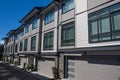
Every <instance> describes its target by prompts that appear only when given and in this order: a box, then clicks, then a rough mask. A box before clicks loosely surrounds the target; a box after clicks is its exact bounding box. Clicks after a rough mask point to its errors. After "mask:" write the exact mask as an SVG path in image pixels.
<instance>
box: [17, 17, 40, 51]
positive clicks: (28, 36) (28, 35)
mask: <svg viewBox="0 0 120 80" xmlns="http://www.w3.org/2000/svg"><path fill="white" fill-rule="evenodd" d="M37 23H38V24H37V28H36V29H33V30H32V24H31V23H30V24H29V32H27V33H25V32H24V35H23V36H22V37H20V38H19V39H18V40H16V43H18V52H19V53H23V52H25V53H28V52H38V45H39V44H38V37H39V28H40V27H39V25H40V19H38V21H37ZM32 36H36V51H31V37H32ZM25 39H28V46H27V51H24V40H25ZM20 41H23V51H19V45H20Z"/></svg>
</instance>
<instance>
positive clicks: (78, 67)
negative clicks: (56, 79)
mask: <svg viewBox="0 0 120 80" xmlns="http://www.w3.org/2000/svg"><path fill="white" fill-rule="evenodd" d="M79 58H80V57H79ZM114 63H115V64H114ZM119 63H120V62H119V59H118V58H86V59H84V60H80V59H79V60H77V59H70V58H68V77H70V78H71V80H78V79H79V80H118V77H120V65H119ZM71 68H72V69H71Z"/></svg>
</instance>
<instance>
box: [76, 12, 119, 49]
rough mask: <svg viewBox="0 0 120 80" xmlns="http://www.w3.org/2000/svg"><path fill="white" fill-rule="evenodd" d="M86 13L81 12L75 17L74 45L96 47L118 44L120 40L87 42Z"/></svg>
mask: <svg viewBox="0 0 120 80" xmlns="http://www.w3.org/2000/svg"><path fill="white" fill-rule="evenodd" d="M87 16H88V14H87V12H86V13H83V14H80V15H77V17H76V47H77V48H82V47H97V46H110V45H120V41H108V42H100V43H89V42H88V41H89V40H88V39H89V38H88V17H87Z"/></svg>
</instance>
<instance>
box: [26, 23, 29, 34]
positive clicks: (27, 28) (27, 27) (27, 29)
mask: <svg viewBox="0 0 120 80" xmlns="http://www.w3.org/2000/svg"><path fill="white" fill-rule="evenodd" d="M28 32H29V25H26V26H25V33H28Z"/></svg>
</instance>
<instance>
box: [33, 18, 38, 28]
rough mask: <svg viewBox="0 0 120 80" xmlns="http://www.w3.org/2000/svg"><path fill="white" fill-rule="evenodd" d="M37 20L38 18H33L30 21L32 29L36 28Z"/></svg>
mask: <svg viewBox="0 0 120 80" xmlns="http://www.w3.org/2000/svg"><path fill="white" fill-rule="evenodd" d="M37 21H38V19H35V20H34V21H33V22H32V30H33V29H36V28H37Z"/></svg>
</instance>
